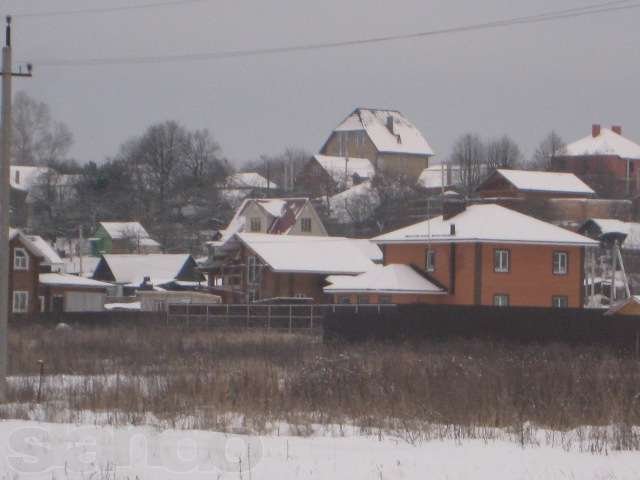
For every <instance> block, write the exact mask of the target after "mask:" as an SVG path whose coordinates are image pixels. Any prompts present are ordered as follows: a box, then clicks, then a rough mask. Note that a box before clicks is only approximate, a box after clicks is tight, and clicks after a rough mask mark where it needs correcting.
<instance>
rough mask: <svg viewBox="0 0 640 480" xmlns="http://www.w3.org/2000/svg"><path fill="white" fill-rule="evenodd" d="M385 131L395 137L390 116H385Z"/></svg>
mask: <svg viewBox="0 0 640 480" xmlns="http://www.w3.org/2000/svg"><path fill="white" fill-rule="evenodd" d="M387 130H389V131H390V132H391V133H392V134H393V135H395V132H394V131H393V116H392V115H388V116H387Z"/></svg>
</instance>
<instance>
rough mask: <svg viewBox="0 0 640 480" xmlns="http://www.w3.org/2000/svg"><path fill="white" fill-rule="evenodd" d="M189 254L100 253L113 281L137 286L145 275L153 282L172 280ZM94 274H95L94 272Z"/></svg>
mask: <svg viewBox="0 0 640 480" xmlns="http://www.w3.org/2000/svg"><path fill="white" fill-rule="evenodd" d="M190 258H191V256H190V255H189V254H186V253H185V254H182V253H180V254H161V253H157V254H148V255H129V254H122V255H115V254H106V255H102V259H101V261H104V262H106V264H107V266H108V267H109V269H110V270H111V273H112V274H113V276H114V278H115V283H119V284H130V285H134V286H139V285H140V284H142V282H143V281H144V278H145V277H150V280H151V282H152V283H153V284H159V283H165V282H170V281H172V280H174V279H175V278H176V277H177V276H178V275H179V274H180V272H181V270H182V269H183V267H184V266H185V265H186V263H187V261H188V260H189V259H190ZM94 276H95V274H94Z"/></svg>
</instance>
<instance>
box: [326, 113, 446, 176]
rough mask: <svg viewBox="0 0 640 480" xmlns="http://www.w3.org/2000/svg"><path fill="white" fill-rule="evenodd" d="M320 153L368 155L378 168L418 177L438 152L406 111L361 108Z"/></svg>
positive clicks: (341, 124) (337, 131) (363, 157)
mask: <svg viewBox="0 0 640 480" xmlns="http://www.w3.org/2000/svg"><path fill="white" fill-rule="evenodd" d="M320 154H321V155H324V156H329V157H341V158H350V159H351V158H359V159H368V160H369V161H370V162H371V163H372V164H373V166H374V168H375V169H376V171H388V172H393V173H397V174H403V175H407V176H409V177H412V178H414V179H416V180H417V179H418V177H419V176H420V174H421V173H422V172H423V170H424V169H425V168H427V167H428V166H429V159H430V158H431V157H432V156H433V155H434V152H433V150H432V149H431V146H430V145H429V143H428V142H427V140H426V139H425V138H424V136H423V135H422V133H420V130H418V129H417V128H416V126H415V125H413V123H411V122H410V121H409V120H408V119H407V118H406V117H405V116H404V115H403V114H402V113H400V112H398V111H396V110H381V109H371V108H357V109H356V110H354V111H353V112H352V113H351V114H350V115H349V116H348V117H347V118H346V119H345V120H344V121H342V122H341V123H340V124H339V125H338V126H337V127H336V128H335V129H334V130H333V132H331V135H329V138H328V139H327V141H326V142H325V143H324V145H323V146H322V148H321V149H320Z"/></svg>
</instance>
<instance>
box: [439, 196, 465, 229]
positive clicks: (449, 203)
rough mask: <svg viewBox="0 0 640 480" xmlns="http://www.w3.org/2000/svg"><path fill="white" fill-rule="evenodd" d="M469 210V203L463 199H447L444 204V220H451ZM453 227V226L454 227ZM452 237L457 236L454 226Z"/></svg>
mask: <svg viewBox="0 0 640 480" xmlns="http://www.w3.org/2000/svg"><path fill="white" fill-rule="evenodd" d="M466 209H467V203H466V202H465V201H464V199H462V198H446V199H444V200H443V202H442V219H443V220H449V219H450V218H453V217H455V216H456V215H458V214H460V213H462V212H464V211H465V210H466ZM452 226H453V225H452ZM453 231H454V233H452V235H455V226H453Z"/></svg>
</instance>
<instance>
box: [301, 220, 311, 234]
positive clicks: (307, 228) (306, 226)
mask: <svg viewBox="0 0 640 480" xmlns="http://www.w3.org/2000/svg"><path fill="white" fill-rule="evenodd" d="M300 229H301V230H302V231H303V232H305V233H311V219H310V218H302V219H301V220H300Z"/></svg>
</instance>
